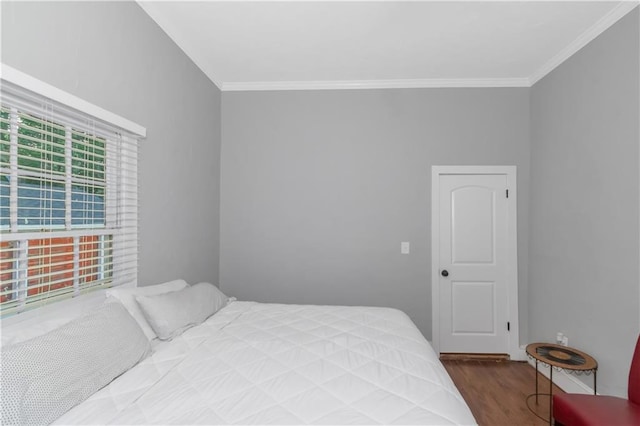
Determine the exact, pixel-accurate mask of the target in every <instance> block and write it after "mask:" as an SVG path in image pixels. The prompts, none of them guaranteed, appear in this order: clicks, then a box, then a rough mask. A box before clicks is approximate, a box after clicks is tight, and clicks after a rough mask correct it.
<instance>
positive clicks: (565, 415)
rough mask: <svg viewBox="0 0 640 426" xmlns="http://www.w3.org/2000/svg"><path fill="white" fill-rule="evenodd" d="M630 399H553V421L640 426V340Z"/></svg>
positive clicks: (565, 396)
mask: <svg viewBox="0 0 640 426" xmlns="http://www.w3.org/2000/svg"><path fill="white" fill-rule="evenodd" d="M628 396H629V398H628V399H624V398H617V397H614V396H603V395H581V394H571V393H565V394H557V395H553V418H554V419H555V423H556V425H564V426H587V425H594V426H627V425H628V426H638V425H640V337H639V338H638V341H637V343H636V349H635V352H634V353H633V359H632V360H631V369H630V371H629V389H628Z"/></svg>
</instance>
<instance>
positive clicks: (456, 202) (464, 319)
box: [434, 174, 510, 353]
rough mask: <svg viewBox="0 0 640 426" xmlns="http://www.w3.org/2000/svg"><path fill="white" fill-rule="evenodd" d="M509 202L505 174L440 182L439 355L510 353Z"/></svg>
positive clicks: (445, 177)
mask: <svg viewBox="0 0 640 426" xmlns="http://www.w3.org/2000/svg"><path fill="white" fill-rule="evenodd" d="M508 202H509V200H508V193H507V175H505V174H457V175H456V174H451V175H446V174H443V175H440V177H439V203H438V204H439V210H440V211H439V227H440V229H439V235H438V236H439V271H438V272H439V275H438V278H439V280H438V282H437V283H434V285H438V286H439V307H440V319H439V327H440V330H439V331H440V333H439V334H440V342H439V343H440V348H439V349H440V352H462V353H509V352H510V351H509V338H508V337H509V336H508V328H510V324H508V322H509V321H508V311H509V307H508V302H509V299H508V291H509V289H508V285H507V284H508V283H507V279H508V259H509V258H510V256H509V253H508V226H507V225H508V204H507V203H508ZM434 213H435V212H434Z"/></svg>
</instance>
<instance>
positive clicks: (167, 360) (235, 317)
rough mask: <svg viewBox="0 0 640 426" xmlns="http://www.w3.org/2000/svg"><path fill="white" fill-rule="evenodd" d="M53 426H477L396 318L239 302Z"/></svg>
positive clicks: (422, 345)
mask: <svg viewBox="0 0 640 426" xmlns="http://www.w3.org/2000/svg"><path fill="white" fill-rule="evenodd" d="M56 424H433V425H471V424H476V422H475V420H474V418H473V415H472V414H471V411H470V410H469V408H468V406H467V405H466V403H465V401H464V399H463V398H462V396H461V395H460V393H459V392H458V390H457V389H456V387H455V386H454V384H453V382H452V381H451V378H450V377H449V375H448V374H447V372H446V371H445V369H444V367H443V366H442V364H441V363H440V361H439V360H438V358H437V356H436V354H435V352H434V351H433V349H432V348H431V346H430V345H429V343H428V342H427V341H426V340H425V339H424V337H423V336H422V335H421V334H420V332H419V331H418V329H417V328H416V327H415V325H414V324H413V323H412V322H411V320H410V319H409V317H408V316H407V315H406V314H404V313H403V312H401V311H398V310H395V309H389V308H371V307H343V306H313V305H282V304H263V303H255V302H232V303H230V304H229V305H228V306H226V307H225V308H223V309H222V310H220V311H219V312H218V313H216V314H215V315H213V316H212V317H210V318H209V319H208V320H207V321H205V322H204V323H203V324H201V325H199V326H197V327H194V328H191V329H189V330H187V331H185V332H184V333H183V334H182V335H181V336H179V337H177V338H175V339H174V340H172V341H170V342H162V343H159V344H157V345H155V347H154V349H153V353H152V354H151V355H150V356H149V357H147V358H146V359H145V360H144V361H142V362H141V363H139V364H138V365H136V366H135V367H133V368H132V369H131V370H129V371H127V372H126V373H125V374H123V375H122V376H120V377H118V378H116V379H115V380H114V381H113V382H111V383H110V384H109V385H108V386H106V387H104V388H103V389H101V390H100V391H98V392H96V393H95V394H94V395H92V396H91V397H90V398H89V399H87V400H86V401H84V402H83V403H82V404H80V405H78V406H76V407H74V408H73V409H71V410H70V411H68V412H67V413H66V414H65V415H64V416H62V417H61V418H59V419H58V420H57V421H56Z"/></svg>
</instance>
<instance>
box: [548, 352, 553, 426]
mask: <svg viewBox="0 0 640 426" xmlns="http://www.w3.org/2000/svg"><path fill="white" fill-rule="evenodd" d="M552 420H553V366H552V365H550V366H549V424H552Z"/></svg>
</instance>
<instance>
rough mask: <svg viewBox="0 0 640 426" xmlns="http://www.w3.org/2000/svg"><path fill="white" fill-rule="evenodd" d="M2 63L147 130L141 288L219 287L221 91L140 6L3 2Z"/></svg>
mask: <svg viewBox="0 0 640 426" xmlns="http://www.w3.org/2000/svg"><path fill="white" fill-rule="evenodd" d="M1 7H2V58H1V59H2V62H3V63H5V64H7V65H10V66H12V67H14V68H16V69H18V70H20V71H23V72H25V73H27V74H30V75H32V76H34V77H36V78H38V79H40V80H43V81H45V82H47V83H49V84H52V85H54V86H57V87H59V88H60V89H62V90H65V91H67V92H69V93H72V94H74V95H76V96H78V97H80V98H82V99H84V100H86V101H89V102H92V103H94V104H96V105H98V106H100V107H102V108H105V109H107V110H110V111H112V112H114V113H116V114H119V115H121V116H123V117H125V118H128V119H130V120H132V121H135V122H137V123H139V124H141V125H143V126H145V127H146V128H147V134H148V138H147V140H145V141H143V142H142V144H141V150H140V275H139V277H140V283H141V285H147V284H153V283H157V282H161V281H167V280H169V279H173V278H180V277H182V278H185V279H187V280H188V281H192V282H194V281H199V280H207V281H212V282H214V283H215V282H217V278H218V252H219V239H218V235H219V205H220V197H219V176H220V175H219V173H220V102H221V96H220V92H219V90H218V89H217V88H216V86H215V85H214V84H213V83H211V82H210V81H209V80H208V79H207V78H206V77H205V76H204V74H203V73H202V72H201V71H200V70H199V69H198V68H197V67H196V66H195V65H194V64H193V63H192V62H191V60H189V58H187V56H186V55H185V54H184V53H183V52H182V51H181V50H180V49H179V48H178V47H177V46H176V45H175V44H174V43H173V41H171V39H169V37H167V35H166V34H165V33H164V32H163V31H162V30H161V29H160V28H159V27H158V26H157V25H156V24H155V22H154V21H152V20H151V19H150V18H149V17H148V16H147V15H146V13H144V11H142V9H141V8H140V7H139V6H138V5H137V4H136V3H134V2H108V3H107V2H86V3H84V2H82V3H81V2H71V3H65V2H43V3H23V2H20V3H18V2H2V6H1Z"/></svg>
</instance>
